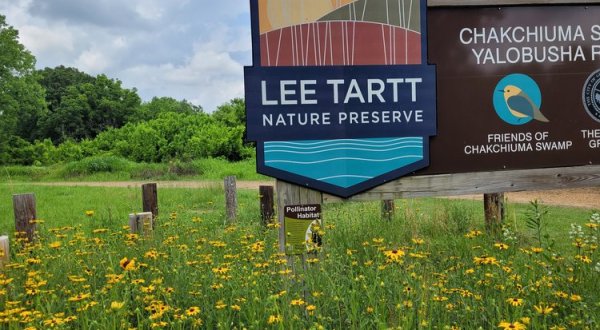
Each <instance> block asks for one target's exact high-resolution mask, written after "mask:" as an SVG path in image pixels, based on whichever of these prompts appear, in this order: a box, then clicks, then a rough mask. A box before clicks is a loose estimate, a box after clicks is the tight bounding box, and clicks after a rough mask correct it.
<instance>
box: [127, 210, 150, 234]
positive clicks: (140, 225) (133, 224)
mask: <svg viewBox="0 0 600 330" xmlns="http://www.w3.org/2000/svg"><path fill="white" fill-rule="evenodd" d="M153 228H154V220H153V218H152V212H141V213H131V214H129V230H130V232H131V233H132V234H136V233H141V234H143V235H145V236H148V235H150V234H151V233H152V230H153Z"/></svg>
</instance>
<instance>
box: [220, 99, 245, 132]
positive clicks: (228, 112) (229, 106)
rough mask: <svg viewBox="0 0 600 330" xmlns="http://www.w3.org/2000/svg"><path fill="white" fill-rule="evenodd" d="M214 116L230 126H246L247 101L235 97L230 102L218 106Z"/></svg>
mask: <svg viewBox="0 0 600 330" xmlns="http://www.w3.org/2000/svg"><path fill="white" fill-rule="evenodd" d="M212 116H213V118H214V119H215V120H217V121H218V122H221V123H223V124H224V125H226V126H229V127H235V126H245V125H246V124H245V123H246V103H245V102H244V99H241V98H235V99H233V100H231V101H229V102H228V103H225V104H222V105H220V106H218V107H217V110H216V111H215V112H213V115H212Z"/></svg>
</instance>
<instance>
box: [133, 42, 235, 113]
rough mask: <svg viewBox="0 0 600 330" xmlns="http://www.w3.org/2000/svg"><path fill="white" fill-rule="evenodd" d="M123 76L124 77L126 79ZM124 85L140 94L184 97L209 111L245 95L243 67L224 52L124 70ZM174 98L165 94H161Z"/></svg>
mask: <svg viewBox="0 0 600 330" xmlns="http://www.w3.org/2000/svg"><path fill="white" fill-rule="evenodd" d="M125 77H126V78H125ZM125 77H124V79H123V82H124V84H126V85H133V86H136V87H137V88H138V90H139V91H140V93H144V94H146V93H150V94H151V95H154V96H171V97H175V98H181V99H182V98H185V99H187V100H188V101H190V102H192V103H194V104H197V105H201V106H202V107H203V108H204V110H205V111H208V112H211V111H213V110H214V109H215V108H216V107H217V106H218V105H221V104H222V103H225V102H227V101H229V100H230V99H232V98H235V97H242V96H243V92H244V84H243V68H242V65H241V64H239V63H238V62H236V61H235V60H233V59H232V58H231V56H229V54H227V53H225V52H220V53H219V52H215V51H212V50H209V49H206V50H199V51H197V52H196V53H195V54H194V56H193V57H192V58H191V59H190V60H189V61H187V62H186V63H185V64H183V65H174V64H172V63H167V64H161V65H158V66H148V65H140V66H136V67H133V68H130V69H128V70H126V71H125ZM166 90H168V91H172V92H173V93H174V94H175V95H164V91H166Z"/></svg>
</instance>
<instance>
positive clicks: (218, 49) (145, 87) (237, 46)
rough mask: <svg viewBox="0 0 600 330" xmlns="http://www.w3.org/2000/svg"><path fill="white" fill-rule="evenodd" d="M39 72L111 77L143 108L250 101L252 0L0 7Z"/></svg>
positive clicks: (1, 2) (51, 1) (0, 3)
mask: <svg viewBox="0 0 600 330" xmlns="http://www.w3.org/2000/svg"><path fill="white" fill-rule="evenodd" d="M0 15H4V16H5V17H6V21H7V23H8V24H9V25H11V26H12V27H14V28H15V29H17V30H18V31H19V36H20V42H21V43H22V44H23V45H24V46H25V47H26V48H27V49H28V50H29V51H30V52H31V53H32V54H33V55H34V56H35V57H36V59H37V64H36V67H37V68H38V69H43V68H45V67H51V68H52V67H56V66H59V65H64V66H67V67H74V68H77V69H79V70H80V71H83V72H86V73H88V74H91V75H98V74H106V75H107V76H108V77H109V78H113V79H118V80H120V81H121V82H122V83H123V87H125V88H134V87H135V88H136V89H137V91H138V94H139V95H140V97H141V98H142V100H143V101H150V100H151V99H152V98H153V97H164V96H165V97H172V98H175V99H177V100H183V99H185V100H188V101H190V102H191V103H193V104H195V105H200V106H202V108H203V109H204V110H205V111H206V112H212V111H214V109H215V108H216V107H217V106H218V105H220V104H223V103H225V102H228V101H229V100H231V99H233V98H235V97H243V96H244V81H243V67H244V66H248V65H252V55H251V47H252V45H251V37H250V13H249V0H0Z"/></svg>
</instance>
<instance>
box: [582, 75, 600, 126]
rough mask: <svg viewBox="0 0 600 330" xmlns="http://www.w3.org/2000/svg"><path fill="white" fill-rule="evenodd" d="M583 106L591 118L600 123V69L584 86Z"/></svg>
mask: <svg viewBox="0 0 600 330" xmlns="http://www.w3.org/2000/svg"><path fill="white" fill-rule="evenodd" d="M583 106H584V107H585V111H587V113H588V114H589V115H590V117H592V118H593V119H594V120H595V121H597V122H600V69H599V70H596V71H595V72H594V73H592V74H591V75H590V76H589V77H588V78H587V80H586V81H585V84H584V85H583Z"/></svg>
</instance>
